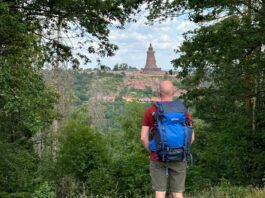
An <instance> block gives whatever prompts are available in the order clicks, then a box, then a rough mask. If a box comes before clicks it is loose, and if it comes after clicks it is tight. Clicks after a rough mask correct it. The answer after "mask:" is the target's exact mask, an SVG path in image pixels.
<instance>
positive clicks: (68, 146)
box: [56, 119, 111, 197]
mask: <svg viewBox="0 0 265 198" xmlns="http://www.w3.org/2000/svg"><path fill="white" fill-rule="evenodd" d="M85 123H86V122H83V121H82V119H80V120H79V121H77V120H71V121H69V122H68V123H67V125H66V126H65V127H64V128H63V129H62V131H61V135H60V137H59V145H60V148H59V151H58V157H57V165H56V166H57V167H58V170H60V171H59V172H58V181H60V180H63V179H64V177H65V176H73V178H74V179H75V181H76V182H77V185H79V186H80V187H82V186H83V185H84V186H85V187H86V191H85V193H88V194H90V193H92V194H99V193H100V194H104V193H107V192H106V191H107V190H109V188H108V186H109V184H108V182H109V183H111V180H108V179H109V178H108V177H109V176H108V172H107V171H106V169H105V167H106V165H105V164H106V163H108V157H107V155H106V154H107V147H106V145H107V143H106V140H105V138H104V136H103V135H102V134H101V133H99V132H98V131H97V130H96V129H95V128H91V127H89V126H88V125H86V124H85ZM99 180H101V182H99ZM102 181H104V182H105V184H102ZM100 186H101V187H100ZM64 190H65V189H64ZM82 190H84V189H82ZM64 196H69V195H60V197H64Z"/></svg>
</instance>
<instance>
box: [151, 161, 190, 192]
mask: <svg viewBox="0 0 265 198" xmlns="http://www.w3.org/2000/svg"><path fill="white" fill-rule="evenodd" d="M186 168H187V164H186V162H168V163H162V162H155V161H152V160H151V161H150V175H151V180H152V188H153V190H155V191H167V184H168V180H169V187H170V190H171V192H178V193H181V192H184V191H185V181H186Z"/></svg>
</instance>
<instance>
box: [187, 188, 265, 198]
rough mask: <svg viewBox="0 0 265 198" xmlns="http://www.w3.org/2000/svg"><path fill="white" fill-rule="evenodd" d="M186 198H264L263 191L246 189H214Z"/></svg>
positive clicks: (264, 192)
mask: <svg viewBox="0 0 265 198" xmlns="http://www.w3.org/2000/svg"><path fill="white" fill-rule="evenodd" d="M185 197H186V198H265V189H262V190H258V189H252V188H246V187H229V188H223V187H214V188H212V189H210V190H208V191H203V192H202V193H201V194H196V195H186V196H185Z"/></svg>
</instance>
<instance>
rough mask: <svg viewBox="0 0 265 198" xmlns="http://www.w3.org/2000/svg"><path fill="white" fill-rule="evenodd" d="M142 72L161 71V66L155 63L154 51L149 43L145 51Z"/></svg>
mask: <svg viewBox="0 0 265 198" xmlns="http://www.w3.org/2000/svg"><path fill="white" fill-rule="evenodd" d="M143 73H150V74H152V73H161V68H159V67H157V65H156V59H155V51H154V50H153V47H152V44H151V43H150V46H149V48H148V51H147V57H146V64H145V67H144V69H143Z"/></svg>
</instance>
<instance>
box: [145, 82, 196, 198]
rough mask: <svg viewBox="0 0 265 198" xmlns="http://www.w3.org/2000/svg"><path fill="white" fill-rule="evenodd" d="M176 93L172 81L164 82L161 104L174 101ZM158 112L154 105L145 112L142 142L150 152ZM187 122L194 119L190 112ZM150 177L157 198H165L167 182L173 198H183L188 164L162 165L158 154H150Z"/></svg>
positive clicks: (161, 86) (187, 114)
mask: <svg viewBox="0 0 265 198" xmlns="http://www.w3.org/2000/svg"><path fill="white" fill-rule="evenodd" d="M175 92H176V89H175V87H174V86H173V84H172V82H171V81H168V80H167V81H163V82H162V83H161V84H160V86H159V93H160V100H161V102H170V101H173V96H174V94H175ZM155 111H156V107H155V106H154V105H152V106H150V107H149V109H147V111H146V112H145V115H144V119H143V123H142V129H141V141H142V144H143V146H144V147H145V149H146V150H147V151H148V152H150V151H149V148H148V147H149V132H152V130H153V129H154V123H155V120H154V118H153V116H152V112H155ZM185 114H186V117H187V120H188V122H189V124H190V125H191V121H192V118H191V116H190V114H189V112H188V111H187V112H185ZM194 139H195V136H194V132H193V133H192V141H191V142H193V141H194ZM150 175H151V180H152V188H153V189H154V190H155V197H156V198H165V196H166V190H167V180H169V183H170V189H171V192H172V194H173V198H183V192H184V190H185V180H186V162H185V161H183V162H168V163H162V162H161V161H160V160H159V158H158V156H157V154H156V152H150Z"/></svg>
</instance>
